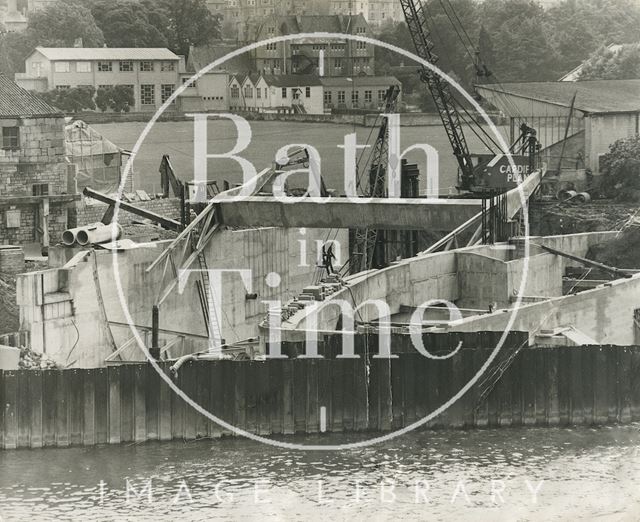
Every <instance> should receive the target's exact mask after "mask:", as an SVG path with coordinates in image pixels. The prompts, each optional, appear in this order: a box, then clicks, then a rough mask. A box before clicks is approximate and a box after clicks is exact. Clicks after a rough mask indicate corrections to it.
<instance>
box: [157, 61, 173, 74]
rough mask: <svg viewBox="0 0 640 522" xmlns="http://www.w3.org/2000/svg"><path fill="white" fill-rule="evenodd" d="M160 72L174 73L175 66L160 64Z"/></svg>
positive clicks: (170, 63) (171, 63) (165, 63)
mask: <svg viewBox="0 0 640 522" xmlns="http://www.w3.org/2000/svg"><path fill="white" fill-rule="evenodd" d="M160 70H161V71H163V72H167V71H175V70H176V64H175V62H162V64H161V65H160Z"/></svg>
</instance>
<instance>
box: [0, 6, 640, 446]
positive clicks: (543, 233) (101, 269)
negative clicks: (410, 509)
mask: <svg viewBox="0 0 640 522" xmlns="http://www.w3.org/2000/svg"><path fill="white" fill-rule="evenodd" d="M401 4H402V7H403V10H404V14H405V19H406V22H407V25H408V27H409V30H410V33H411V37H412V40H413V43H414V44H415V51H416V54H417V55H418V56H419V57H420V58H422V59H424V60H426V61H427V62H429V63H435V62H436V61H437V59H436V57H435V55H434V53H433V51H432V47H433V45H432V43H431V41H430V40H429V34H428V33H427V32H426V30H425V26H424V23H423V21H424V20H423V18H424V16H425V15H424V13H423V12H422V8H421V4H420V3H419V2H414V1H412V0H402V1H401ZM420 78H421V80H422V81H423V82H424V87H425V89H428V90H429V92H430V93H431V95H432V96H433V99H434V101H435V105H436V107H437V109H438V111H439V116H440V118H441V121H442V124H443V127H444V129H445V131H446V134H447V137H448V139H449V142H450V145H451V149H452V151H453V155H454V156H455V159H456V162H457V166H458V174H459V183H458V190H459V192H458V194H456V195H449V194H447V195H439V194H435V195H434V194H430V193H429V187H424V186H421V185H420V180H424V178H425V175H426V173H425V172H424V171H422V172H421V167H422V166H421V165H418V164H414V163H410V162H408V161H406V160H402V161H400V160H399V159H398V158H397V157H394V156H393V155H392V154H390V153H389V151H390V144H389V121H390V118H388V117H386V116H385V115H387V116H388V115H391V114H394V112H395V110H396V102H397V99H398V95H399V89H398V87H397V86H393V87H390V88H389V89H388V91H387V93H386V98H385V101H384V107H382V109H381V111H382V114H381V116H380V118H379V119H378V122H377V124H376V126H375V127H374V131H373V132H372V133H371V135H372V139H371V142H370V143H368V144H367V145H369V147H368V148H367V149H364V150H363V152H362V154H361V156H360V158H359V159H358V163H357V169H358V170H357V174H358V178H357V186H356V189H357V193H358V198H355V199H354V198H349V197H344V196H340V195H336V193H335V191H334V190H333V189H334V187H327V186H325V183H324V182H323V181H322V179H321V180H319V181H320V182H319V183H318V186H317V187H316V188H317V191H313V190H309V191H305V190H301V189H300V188H299V187H297V186H294V185H295V183H293V182H289V183H285V184H282V183H280V182H279V181H278V180H279V179H282V177H283V176H284V177H287V176H286V175H287V173H292V172H298V171H299V169H303V170H304V169H307V170H308V169H309V165H310V163H313V156H312V155H311V154H310V151H309V150H307V149H305V148H298V149H297V150H294V151H292V152H291V153H290V154H289V156H288V157H287V158H285V159H279V160H278V161H275V162H267V161H265V165H264V167H265V168H264V169H263V170H262V171H260V172H259V174H258V175H257V176H256V177H255V178H253V179H251V180H250V181H249V182H247V183H245V184H243V185H240V186H224V185H223V186H222V187H220V186H219V185H218V183H216V182H213V181H210V182H206V183H202V182H200V183H199V182H197V181H193V180H185V179H181V177H180V171H181V168H180V166H179V165H178V164H177V163H176V164H174V163H173V162H172V159H171V158H170V157H169V156H168V155H164V156H163V157H162V158H158V165H159V172H158V176H159V178H160V185H161V187H162V193H161V194H158V195H154V196H153V198H152V197H150V196H149V195H148V194H147V193H145V192H144V191H139V190H138V191H136V189H135V184H134V183H133V181H132V180H134V179H135V176H134V172H132V171H131V169H129V175H130V179H127V180H126V181H125V182H123V181H122V176H124V175H125V174H124V173H125V172H127V169H125V165H126V162H127V158H126V157H127V155H128V154H129V153H128V152H127V151H124V150H122V149H119V148H117V147H115V146H113V144H110V145H109V144H105V141H104V140H103V139H101V138H100V137H99V136H96V134H94V132H92V129H91V128H90V127H88V126H86V125H83V124H81V123H78V122H76V123H74V124H72V125H68V126H67V127H66V131H65V132H66V136H65V137H64V140H65V141H66V142H67V146H66V149H65V151H64V152H62V151H59V152H58V153H56V151H55V150H53V152H52V153H51V154H52V157H53V156H55V158H57V159H55V161H54V160H53V159H52V160H51V162H52V163H55V169H54V170H56V171H58V170H66V172H67V183H66V185H65V187H64V190H62V188H60V190H58V191H57V192H55V191H53V190H52V192H51V193H50V192H49V191H48V190H47V192H46V193H37V194H36V192H34V193H33V195H30V196H28V197H27V196H24V197H23V198H22V200H20V198H13V199H12V200H11V201H5V202H3V203H2V204H3V206H6V207H7V210H6V212H8V213H11V212H13V214H12V215H11V216H12V219H17V220H18V226H17V227H13V228H15V229H20V230H23V229H24V223H23V224H22V225H21V224H20V219H21V217H20V213H18V214H17V217H16V214H15V210H17V209H15V208H10V207H11V206H12V205H13V206H16V205H19V204H21V203H22V204H23V205H24V206H25V207H24V208H27V207H28V208H29V209H34V210H32V211H30V212H32V213H33V214H34V216H35V217H34V218H32V219H31V221H30V222H29V223H30V226H31V228H34V227H35V232H34V233H36V235H37V237H36V238H34V237H31V236H30V237H29V238H27V239H28V240H25V241H23V243H29V244H32V243H37V245H36V246H33V245H31V246H29V247H28V248H27V247H26V246H25V247H24V248H17V247H15V246H14V245H11V246H9V245H7V246H6V247H3V248H0V266H1V267H3V269H4V270H3V271H5V272H7V273H11V276H10V281H9V282H2V281H0V284H2V285H5V286H6V287H7V288H9V287H11V286H12V285H14V284H15V306H13V304H12V303H9V302H7V301H10V300H11V299H12V298H13V293H12V290H11V289H10V288H9V290H7V291H5V292H4V294H3V295H7V296H9V297H8V299H3V301H2V302H1V303H0V306H2V307H4V308H6V309H10V308H12V307H13V310H14V312H13V314H12V317H13V319H12V322H11V323H10V324H14V325H15V326H16V329H15V331H12V332H9V333H7V334H6V335H4V336H2V337H0V344H1V345H3V346H2V347H0V350H1V351H0V355H1V359H0V360H1V361H2V366H0V369H2V371H1V372H0V398H1V402H2V403H3V404H5V405H6V407H5V408H4V409H3V410H2V411H1V412H0V426H2V429H0V447H2V448H7V449H11V448H19V447H41V446H67V445H70V444H78V445H81V444H84V445H94V444H101V443H120V442H128V441H136V442H139V441H145V440H169V439H196V438H202V437H218V436H222V435H231V434H232V433H233V434H253V435H260V436H272V435H293V434H296V433H305V434H309V433H318V432H342V431H353V432H373V433H378V432H388V431H390V430H398V429H401V428H405V427H409V426H415V427H418V426H426V427H455V428H462V427H464V428H472V427H484V426H496V427H497V426H519V425H536V426H558V425H575V424H588V425H593V424H602V423H614V422H631V421H637V420H640V346H639V345H640V275H639V273H640V265H639V264H638V259H640V258H638V256H637V255H636V253H637V252H638V249H639V248H640V247H639V245H640V236H639V232H638V230H639V229H638V227H639V226H640V216H639V215H638V213H637V209H634V208H633V206H627V207H624V208H623V207H618V211H616V212H613V214H612V216H610V217H608V218H607V219H602V214H604V211H602V210H599V209H601V208H611V207H610V206H609V205H608V204H607V203H606V202H595V201H594V202H591V199H592V192H590V190H591V187H592V185H593V183H594V175H595V178H596V179H597V178H598V176H600V172H597V171H596V172H593V171H590V170H589V169H588V168H586V167H585V166H584V165H582V166H578V167H576V164H575V162H572V161H569V162H568V163H570V165H569V166H567V165H566V161H565V160H566V157H567V156H569V155H572V154H573V155H574V156H575V154H577V151H578V149H580V148H581V147H582V149H584V147H588V146H590V145H589V144H592V143H593V141H594V139H595V138H594V137H593V136H595V135H596V134H597V133H596V132H595V131H593V129H591V126H595V125H605V126H606V121H605V120H606V118H605V116H603V115H602V114H601V113H597V114H596V113H595V112H594V110H595V109H592V108H590V107H587V106H588V105H589V103H591V99H590V98H589V97H588V96H589V94H588V93H586V94H585V93H584V92H582V93H581V92H577V93H576V94H575V95H574V96H573V99H572V100H570V102H569V103H567V104H566V106H559V105H557V104H555V103H553V104H551V102H550V104H551V105H553V108H554V112H553V113H547V112H545V111H546V109H545V111H542V112H545V114H546V115H545V116H541V113H540V111H539V112H534V113H529V112H527V111H529V110H530V109H531V107H530V105H531V104H530V103H529V102H522V103H521V104H520V105H518V103H519V102H518V100H521V99H522V98H521V93H520V94H518V95H517V96H515V95H514V96H513V97H512V98H510V99H507V97H508V96H509V91H508V89H506V88H505V89H502V90H500V89H497V88H496V89H492V88H489V87H484V88H480V89H479V92H480V93H483V92H485V94H486V95H487V98H491V103H493V104H494V105H495V106H497V107H499V108H500V109H501V110H502V111H503V113H505V114H506V115H508V116H509V117H510V121H511V126H510V135H509V136H505V138H504V140H505V141H507V142H508V144H509V145H510V147H509V150H508V151H505V150H503V147H500V146H498V144H497V143H496V141H497V138H495V137H492V136H491V135H490V132H491V131H488V129H487V126H486V125H484V126H482V125H479V124H478V121H477V119H478V118H476V119H474V117H473V116H472V115H471V114H470V112H469V111H468V110H467V109H466V108H464V107H460V106H459V105H458V104H457V101H456V100H455V99H454V95H453V93H452V89H451V87H450V86H449V85H448V84H447V83H446V82H445V81H444V80H443V79H442V78H441V77H440V76H439V75H438V74H436V73H435V72H434V71H433V70H432V69H430V68H428V67H426V66H422V67H421V72H420ZM537 103H540V104H542V103H544V102H543V101H540V100H539V101H538V102H537ZM534 109H539V107H537V106H536V107H534ZM590 110H591V112H589V111H590ZM47 111H48V109H47V108H46V107H45V108H43V109H42V114H40V116H39V117H46V118H49V119H50V120H55V119H56V116H55V115H51V114H47ZM581 111H582V112H581ZM585 114H586V116H585ZM616 117H618V118H619V117H621V116H620V115H619V114H618V115H617V116H616ZM629 117H630V116H629ZM636 117H637V116H636ZM630 121H631V120H630ZM585 122H586V123H585ZM46 125H48V126H49V130H50V132H58V131H56V130H55V126H56V122H55V121H49V122H47V124H46ZM534 125H535V128H534ZM60 128H62V127H60ZM471 128H472V129H473V132H474V133H476V134H477V135H478V136H479V138H480V141H482V142H483V143H485V144H486V149H488V150H484V151H482V152H481V153H473V152H472V151H470V150H469V146H468V145H467V141H466V138H465V132H468V130H469V129H471ZM483 134H484V135H483ZM25 135H26V134H25V133H24V132H23V137H24V136H25ZM585 135H588V136H590V138H589V140H587V141H588V144H587V145H585V141H584V140H585ZM59 138H60V137H59ZM56 139H58V138H56ZM59 145H60V146H62V143H60V144H59ZM105 147H107V148H105ZM52 148H53V149H55V148H56V145H52ZM489 151H490V152H489ZM587 152H588V151H587ZM587 152H584V151H583V157H585V156H588V154H587ZM572 157H573V156H572ZM38 161H45V160H42V159H39V160H38ZM18 165H20V168H24V166H23V164H22V163H20V162H18ZM16 168H18V167H16ZM36 171H37V169H36ZM69 172H72V173H73V175H69ZM290 179H291V180H293V179H294V177H291V178H290ZM391 179H396V180H398V183H399V187H398V188H399V190H397V191H395V192H393V191H392V190H391V189H390V186H391V181H390V180H391ZM130 181H131V184H129V183H130ZM118 185H120V190H119V191H118V192H117V194H114V192H115V190H114V189H115V187H116V186H118ZM226 185H229V184H226ZM283 186H284V191H285V197H282V187H283ZM123 188H124V190H122V189H123ZM390 193H392V194H393V197H390ZM58 207H60V208H61V209H62V208H64V209H65V211H64V212H63V211H62V210H60V212H59V213H56V212H57V211H54V210H53V209H54V208H58ZM587 210H588V211H589V212H592V213H593V215H594V216H596V217H595V218H594V221H595V222H597V226H596V225H594V224H585V222H586V221H587V220H586V219H585V216H586V217H588V216H587V214H588V212H587ZM26 213H27V211H24V210H23V212H22V214H23V215H24V214H26ZM572 213H573V217H572ZM63 214H64V216H63ZM559 215H561V216H562V217H557V216H559ZM563 219H564V220H566V221H562V220H563ZM49 220H52V221H54V222H55V223H57V224H58V225H57V228H54V229H53V232H52V233H50V232H49V231H50V230H51V227H50V226H49ZM7 221H9V217H7ZM34 223H35V224H34ZM532 225H533V227H534V228H535V229H536V230H538V231H539V233H537V234H534V233H532V231H531V230H532ZM7 234H8V235H7V242H16V243H17V242H18V240H19V238H18V236H15V237H14V236H10V235H9V234H10V233H9V232H8V233H7ZM33 239H35V241H33ZM34 249H35V250H34ZM45 254H46V255H45ZM25 257H26V258H27V259H28V260H29V263H31V264H30V265H29V268H32V270H29V271H23V269H24V268H25V264H24V259H25ZM12 263H13V265H12ZM8 267H9V268H10V269H9V268H8ZM16 310H17V313H16ZM25 357H28V358H29V360H30V361H31V362H30V363H29V364H26V363H25V362H24V360H25ZM151 363H153V364H151ZM171 383H173V385H174V386H175V387H177V388H179V389H180V390H182V391H183V392H184V393H185V394H186V396H187V397H188V398H189V399H190V401H193V403H195V404H197V405H199V406H200V408H202V409H203V410H206V411H208V412H210V414H211V416H206V415H204V414H203V413H202V411H196V410H195V409H194V408H192V405H193V404H189V403H188V402H187V400H186V399H185V398H184V397H179V396H178V395H177V394H176V393H174V390H172V388H171V386H170V384H171ZM212 416H213V417H215V419H214V418H212ZM374 436H375V435H370V436H369V438H373V437H374Z"/></svg>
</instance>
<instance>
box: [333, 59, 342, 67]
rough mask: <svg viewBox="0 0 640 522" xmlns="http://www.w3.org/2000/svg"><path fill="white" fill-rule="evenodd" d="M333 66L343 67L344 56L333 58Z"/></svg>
mask: <svg viewBox="0 0 640 522" xmlns="http://www.w3.org/2000/svg"><path fill="white" fill-rule="evenodd" d="M333 66H334V67H335V68H336V69H342V58H334V60H333Z"/></svg>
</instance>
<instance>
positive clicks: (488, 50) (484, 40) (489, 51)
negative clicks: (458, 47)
mask: <svg viewBox="0 0 640 522" xmlns="http://www.w3.org/2000/svg"><path fill="white" fill-rule="evenodd" d="M478 55H479V56H478V57H479V59H480V63H479V64H478V65H479V66H480V67H483V71H482V72H483V73H484V81H485V82H489V83H491V74H493V69H494V68H495V66H496V50H495V48H494V46H493V40H492V39H491V35H490V34H489V31H487V30H486V29H485V27H484V25H482V26H480V34H479V35H478Z"/></svg>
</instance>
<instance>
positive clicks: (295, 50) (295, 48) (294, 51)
mask: <svg viewBox="0 0 640 522" xmlns="http://www.w3.org/2000/svg"><path fill="white" fill-rule="evenodd" d="M299 52H300V46H299V45H296V44H291V54H298V53H299Z"/></svg>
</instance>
